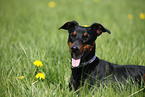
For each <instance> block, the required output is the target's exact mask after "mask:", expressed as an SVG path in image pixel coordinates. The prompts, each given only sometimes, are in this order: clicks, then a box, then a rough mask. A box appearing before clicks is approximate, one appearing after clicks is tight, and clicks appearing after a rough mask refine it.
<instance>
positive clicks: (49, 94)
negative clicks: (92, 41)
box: [0, 0, 145, 97]
mask: <svg viewBox="0 0 145 97" xmlns="http://www.w3.org/2000/svg"><path fill="white" fill-rule="evenodd" d="M144 4H145V1H144V0H52V1H50V0H0V97H20V96H21V97H25V96H26V97H68V96H69V97H76V96H77V95H78V94H77V93H76V91H69V89H68V87H67V85H68V82H69V78H70V75H71V69H70V67H71V65H70V62H71V60H70V53H69V49H68V45H67V37H68V32H67V31H64V30H58V28H59V27H60V26H61V25H63V24H64V23H65V22H67V21H72V20H76V21H77V22H78V23H79V24H80V25H88V26H89V25H91V24H93V23H94V22H98V23H101V24H102V25H103V26H104V27H106V28H108V29H109V30H110V31H111V34H107V33H103V34H102V35H101V36H100V37H99V38H98V39H97V40H96V44H97V45H96V55H97V56H98V57H99V58H101V59H104V60H107V61H109V62H112V63H117V64H121V65H122V64H138V65H143V66H145V6H144ZM35 60H40V61H42V63H43V66H42V67H39V68H40V72H43V73H44V74H45V79H41V80H40V79H37V78H36V77H35V75H36V74H37V72H34V71H35V70H36V68H37V67H36V66H35V65H34V64H33V62H34V61H35ZM37 71H38V69H37ZM114 87H116V88H114ZM144 95H145V89H144V86H142V87H138V86H137V85H134V84H133V85H130V86H126V85H117V86H115V85H108V86H100V87H96V86H95V85H94V86H93V89H91V90H88V89H87V86H86V87H83V88H82V89H81V91H80V92H79V96H80V97H92V96H94V97H128V96H132V97H144Z"/></svg>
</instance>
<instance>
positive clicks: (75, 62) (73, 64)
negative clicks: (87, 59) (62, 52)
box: [72, 58, 81, 67]
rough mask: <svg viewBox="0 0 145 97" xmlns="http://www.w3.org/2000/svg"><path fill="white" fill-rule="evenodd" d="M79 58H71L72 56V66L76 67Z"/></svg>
mask: <svg viewBox="0 0 145 97" xmlns="http://www.w3.org/2000/svg"><path fill="white" fill-rule="evenodd" d="M80 60H81V59H73V58H72V67H78V66H79V64H80Z"/></svg>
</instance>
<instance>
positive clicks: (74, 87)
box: [69, 75, 78, 90]
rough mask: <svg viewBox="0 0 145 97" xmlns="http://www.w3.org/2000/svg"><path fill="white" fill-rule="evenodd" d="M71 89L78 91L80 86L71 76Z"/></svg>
mask: <svg viewBox="0 0 145 97" xmlns="http://www.w3.org/2000/svg"><path fill="white" fill-rule="evenodd" d="M69 89H70V90H72V89H73V90H77V89H78V84H77V82H76V80H75V79H74V78H73V76H72V75H71V78H70V81H69Z"/></svg>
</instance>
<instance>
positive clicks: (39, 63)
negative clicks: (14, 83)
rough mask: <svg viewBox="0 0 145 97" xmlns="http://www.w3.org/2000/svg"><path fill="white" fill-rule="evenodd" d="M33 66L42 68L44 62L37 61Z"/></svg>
mask: <svg viewBox="0 0 145 97" xmlns="http://www.w3.org/2000/svg"><path fill="white" fill-rule="evenodd" d="M33 64H34V65H36V66H37V67H42V66H43V64H42V62H41V61H39V60H36V61H35V62H33Z"/></svg>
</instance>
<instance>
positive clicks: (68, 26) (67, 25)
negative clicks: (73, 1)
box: [59, 21, 79, 30]
mask: <svg viewBox="0 0 145 97" xmlns="http://www.w3.org/2000/svg"><path fill="white" fill-rule="evenodd" d="M78 25H79V24H78V23H77V22H76V21H71V22H67V23H65V24H64V25H62V26H61V27H60V28H59V30H60V29H64V30H70V29H72V28H74V27H75V26H78Z"/></svg>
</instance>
